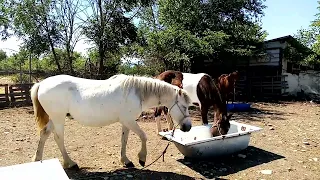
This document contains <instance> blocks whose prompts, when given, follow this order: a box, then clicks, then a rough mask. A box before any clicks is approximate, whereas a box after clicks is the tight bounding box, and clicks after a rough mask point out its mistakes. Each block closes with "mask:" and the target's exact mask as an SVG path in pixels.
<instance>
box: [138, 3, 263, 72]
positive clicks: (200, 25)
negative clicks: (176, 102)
mask: <svg viewBox="0 0 320 180" xmlns="http://www.w3.org/2000/svg"><path fill="white" fill-rule="evenodd" d="M263 2H264V0H255V1H247V0H238V1H234V0H227V1H226V0H208V1H196V0H159V1H158V2H157V3H155V4H154V5H153V6H152V7H151V8H145V9H143V10H144V11H143V13H141V16H140V17H141V19H142V20H141V22H140V25H139V29H140V30H141V31H143V32H145V33H143V34H144V35H143V37H144V39H146V42H147V44H148V45H147V47H146V49H147V50H146V51H145V53H146V54H147V56H151V57H153V58H154V57H156V59H161V60H159V61H160V62H161V61H162V62H163V64H164V65H165V68H166V69H168V68H178V69H179V68H180V70H183V69H184V66H183V64H184V63H193V62H195V61H197V60H198V59H202V58H204V57H207V58H210V59H213V60H215V61H221V60H226V59H234V60H236V59H238V58H240V57H251V56H254V55H256V54H259V53H261V52H262V45H263V41H264V39H265V37H266V33H265V32H264V31H262V28H261V26H260V20H261V17H262V15H263V9H264V8H265V6H264V5H263Z"/></svg>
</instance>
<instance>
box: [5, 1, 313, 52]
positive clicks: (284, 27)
mask: <svg viewBox="0 0 320 180" xmlns="http://www.w3.org/2000/svg"><path fill="white" fill-rule="evenodd" d="M264 4H265V5H266V6H267V8H266V9H264V14H265V15H264V17H263V18H262V28H263V30H266V31H267V33H268V36H267V38H266V40H269V39H273V38H278V37H281V36H286V35H294V34H295V33H296V32H297V31H298V30H299V29H301V28H308V26H309V25H310V23H311V21H312V20H314V19H315V15H316V14H317V13H318V10H317V6H318V3H317V0H266V1H265V3H264ZM20 43H21V41H19V40H18V39H17V38H16V37H12V38H10V39H8V40H7V41H1V40H0V49H2V50H4V51H6V52H7V54H9V55H10V54H12V53H14V51H18V50H19V44H20ZM89 47H90V45H88V44H86V43H84V41H80V42H79V43H78V44H77V45H76V47H75V51H78V52H81V53H84V54H85V53H86V50H87V49H88V48H89ZM9 49H12V50H9Z"/></svg>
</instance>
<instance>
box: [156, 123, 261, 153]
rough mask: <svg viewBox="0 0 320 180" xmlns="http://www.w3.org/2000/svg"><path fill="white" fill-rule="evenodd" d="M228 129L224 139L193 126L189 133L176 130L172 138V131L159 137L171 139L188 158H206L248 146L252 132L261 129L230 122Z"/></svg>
mask: <svg viewBox="0 0 320 180" xmlns="http://www.w3.org/2000/svg"><path fill="white" fill-rule="evenodd" d="M230 124H231V126H230V129H229V131H228V134H227V135H225V136H224V137H222V136H217V137H212V136H211V134H210V127H211V125H212V124H209V125H206V126H194V127H192V128H191V130H190V131H189V132H182V131H180V130H179V129H176V130H175V132H174V135H173V137H172V135H171V134H172V131H168V132H159V134H160V135H161V136H164V137H166V138H167V139H168V140H170V139H172V141H173V142H174V144H175V146H176V147H177V148H178V149H179V151H180V152H181V153H182V154H183V155H184V156H185V157H188V158H208V157H217V156H223V155H228V154H232V153H235V152H238V151H241V150H243V149H246V148H247V147H248V145H249V141H250V135H251V133H252V132H255V131H259V130H261V129H262V128H259V127H255V126H251V125H247V124H243V123H239V122H235V121H230Z"/></svg>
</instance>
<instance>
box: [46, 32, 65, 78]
mask: <svg viewBox="0 0 320 180" xmlns="http://www.w3.org/2000/svg"><path fill="white" fill-rule="evenodd" d="M49 43H50V46H51V51H52V54H53V58H54V61H55V62H56V65H57V68H58V71H59V73H60V74H61V73H62V70H61V66H60V63H59V60H58V56H57V53H56V50H55V49H54V45H53V43H52V41H51V39H50V37H49Z"/></svg>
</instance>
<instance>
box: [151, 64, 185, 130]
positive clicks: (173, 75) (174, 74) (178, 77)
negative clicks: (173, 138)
mask: <svg viewBox="0 0 320 180" xmlns="http://www.w3.org/2000/svg"><path fill="white" fill-rule="evenodd" d="M155 78H157V79H160V80H162V81H165V82H167V83H169V84H172V85H175V86H178V87H180V88H183V86H182V80H183V75H182V73H181V72H179V71H173V70H167V71H164V72H162V73H161V74H159V75H158V76H156V77H155ZM162 112H163V113H164V115H165V117H166V120H167V124H168V127H169V130H172V129H173V121H172V119H171V116H170V115H169V114H168V108H167V107H165V106H159V107H156V108H155V112H154V117H155V120H156V123H157V134H159V132H160V131H161V124H160V119H161V113H162Z"/></svg>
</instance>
